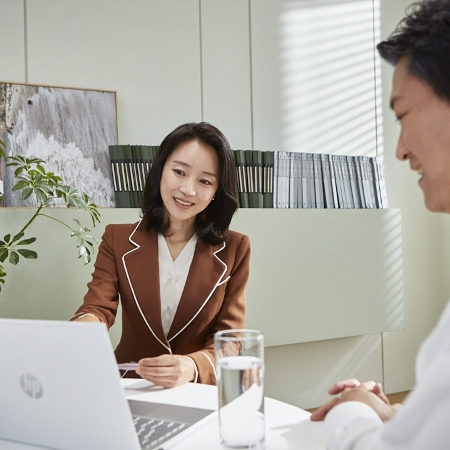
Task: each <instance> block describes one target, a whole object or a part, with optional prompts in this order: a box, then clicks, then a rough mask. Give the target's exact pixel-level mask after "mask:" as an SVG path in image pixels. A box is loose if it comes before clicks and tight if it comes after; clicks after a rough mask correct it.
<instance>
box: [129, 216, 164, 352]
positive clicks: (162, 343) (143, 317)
mask: <svg viewBox="0 0 450 450" xmlns="http://www.w3.org/2000/svg"><path fill="white" fill-rule="evenodd" d="M141 222H142V220H140V221H139V223H138V224H137V225H136V228H135V229H134V230H133V232H132V233H131V234H130V236H129V237H128V240H129V241H130V242H131V243H132V244H133V245H135V246H136V248H133V249H131V250H130V251H128V252H126V253H125V254H124V255H123V256H122V264H123V268H124V269H125V273H126V275H127V280H128V284H129V285H130V289H131V293H132V294H133V298H134V302H135V303H136V307H137V309H138V310H139V312H140V314H141V316H142V319H143V320H144V322H145V324H146V325H147V327H148V329H149V330H150V331H151V333H152V334H153V336H154V337H155V339H156V340H157V341H158V342H159V343H160V344H161V345H162V346H163V347H164V348H166V349H167V350H168V351H169V353H170V354H172V349H171V348H170V347H168V346H167V345H166V344H165V343H164V342H162V341H161V339H159V337H158V336H156V334H155V332H154V331H153V330H152V327H151V326H150V324H149V323H148V322H147V319H146V317H145V316H144V313H143V312H142V309H141V307H140V305H139V302H138V300H137V298H136V294H135V293H134V289H133V285H132V284H131V280H130V275H129V274H128V268H127V265H126V263H125V256H127V255H129V254H130V253H132V252H134V251H136V250H138V249H139V248H140V247H141V246H140V245H139V244H137V243H136V242H134V241H133V239H132V237H133V234H134V233H135V232H136V230H137V228H138V227H139V225H140V224H141Z"/></svg>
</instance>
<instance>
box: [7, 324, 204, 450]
mask: <svg viewBox="0 0 450 450" xmlns="http://www.w3.org/2000/svg"><path fill="white" fill-rule="evenodd" d="M0 361H1V364H0V365H1V371H0V439H4V440H11V441H18V442H22V443H27V444H34V445H39V446H42V447H48V448H53V449H77V450H80V449H83V450H89V449H92V450H101V449H121V450H138V449H139V450H140V449H141V448H146V449H154V448H155V449H166V448H169V447H170V446H171V445H173V444H174V443H176V442H178V441H179V440H180V439H182V438H183V435H184V434H185V433H187V432H189V430H192V429H193V428H194V427H192V426H191V425H192V424H194V423H198V422H199V421H201V420H202V419H204V418H205V417H207V416H208V415H209V414H210V413H212V410H206V409H205V410H203V409H198V408H188V407H179V406H173V405H163V404H157V403H151V402H143V401H137V400H127V399H126V398H125V393H124V389H123V387H122V383H121V380H120V374H119V370H118V368H117V363H116V359H115V356H114V352H113V349H112V346H111V341H110V339H109V335H108V332H107V330H106V327H105V325H104V324H93V323H81V322H80V323H77V322H61V321H48V320H20V319H0ZM136 416H140V417H139V418H138V417H136ZM147 422H148V423H147ZM155 425H158V426H155ZM162 429H163V430H164V431H161V430H162ZM137 430H138V431H137ZM138 434H139V438H138Z"/></svg>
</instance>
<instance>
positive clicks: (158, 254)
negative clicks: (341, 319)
mask: <svg viewBox="0 0 450 450" xmlns="http://www.w3.org/2000/svg"><path fill="white" fill-rule="evenodd" d="M236 209H237V200H236V170H235V165H234V158H233V153H232V151H231V150H230V146H229V144H228V141H227V139H226V138H225V136H224V135H223V134H222V133H221V132H220V131H219V130H218V129H217V128H215V127H213V126H212V125H210V124H208V123H205V122H202V123H189V124H185V125H181V126H180V127H178V128H176V129H175V130H174V131H173V132H172V133H170V134H169V135H168V136H167V137H166V138H165V139H164V140H163V142H162V143H161V145H160V148H159V151H158V155H157V156H156V158H155V161H154V162H153V166H152V168H151V170H150V172H149V173H148V176H147V180H146V185H145V189H144V198H143V205H142V220H141V221H140V222H138V223H135V224H125V225H108V226H107V227H106V229H105V233H104V235H103V239H102V243H101V244H100V247H99V252H98V257H97V261H96V263H95V270H94V273H93V279H92V281H91V282H90V283H89V284H88V293H87V294H86V296H85V298H84V303H83V305H82V306H81V307H80V308H79V309H78V311H77V313H76V314H75V316H74V317H73V318H72V319H71V320H82V321H96V322H98V321H101V322H104V323H105V324H106V325H107V326H108V328H109V327H110V326H112V325H113V323H114V319H115V315H116V311H117V307H118V302H119V298H120V301H121V304H122V336H121V339H120V342H119V344H118V346H117V348H116V350H115V354H116V358H117V361H118V362H119V363H126V362H130V361H138V362H139V366H138V368H137V369H136V373H137V374H138V375H140V376H141V377H143V378H145V379H147V380H149V381H151V382H153V383H155V384H158V385H161V386H165V387H172V386H177V385H179V384H183V383H186V382H189V381H193V382H200V383H207V384H215V383H216V380H217V378H216V371H215V358H214V340H213V336H214V333H215V332H216V331H219V330H223V329H231V328H242V327H243V326H244V324H245V287H246V284H247V280H248V274H249V261H250V243H249V239H248V237H247V236H245V235H242V234H240V233H237V232H233V231H230V230H228V226H229V224H230V222H231V218H232V216H233V214H234V213H235V211H236ZM124 375H125V376H135V373H134V372H128V373H125V374H124Z"/></svg>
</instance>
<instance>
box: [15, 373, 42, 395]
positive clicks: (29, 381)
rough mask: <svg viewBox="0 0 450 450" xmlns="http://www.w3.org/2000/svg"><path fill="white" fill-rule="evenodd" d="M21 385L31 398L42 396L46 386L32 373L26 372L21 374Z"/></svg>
mask: <svg viewBox="0 0 450 450" xmlns="http://www.w3.org/2000/svg"><path fill="white" fill-rule="evenodd" d="M20 385H21V386H22V389H23V390H24V391H25V393H26V394H27V395H29V396H30V397H31V398H41V397H42V394H43V393H44V388H43V387H42V384H41V382H40V381H39V380H38V379H37V378H36V377H34V376H33V375H31V374H30V373H24V374H23V375H21V377H20Z"/></svg>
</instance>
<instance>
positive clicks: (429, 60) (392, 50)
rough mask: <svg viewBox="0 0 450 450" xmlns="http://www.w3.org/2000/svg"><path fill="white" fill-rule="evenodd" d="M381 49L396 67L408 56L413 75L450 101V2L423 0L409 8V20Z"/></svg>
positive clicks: (407, 17)
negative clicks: (403, 57)
mask: <svg viewBox="0 0 450 450" xmlns="http://www.w3.org/2000/svg"><path fill="white" fill-rule="evenodd" d="M377 49H378V52H379V53H380V55H381V57H382V58H383V59H385V60H386V61H388V62H389V63H391V64H393V65H395V64H397V62H398V60H399V59H400V58H401V57H402V56H404V55H406V56H407V57H408V65H409V66H408V67H409V70H410V72H411V73H412V74H413V75H415V76H416V77H418V78H421V79H422V80H424V81H426V82H427V83H428V84H429V85H430V86H431V87H432V89H433V90H434V92H435V93H436V95H438V96H439V97H441V98H443V99H446V100H449V101H450V0H423V1H422V2H417V3H414V4H412V5H411V6H409V7H408V9H407V10H406V17H404V18H403V19H402V20H401V22H400V23H399V24H398V25H397V28H396V29H395V30H394V32H393V33H392V34H391V35H390V36H389V38H388V39H387V40H386V41H383V42H380V43H379V44H378V46H377Z"/></svg>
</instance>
